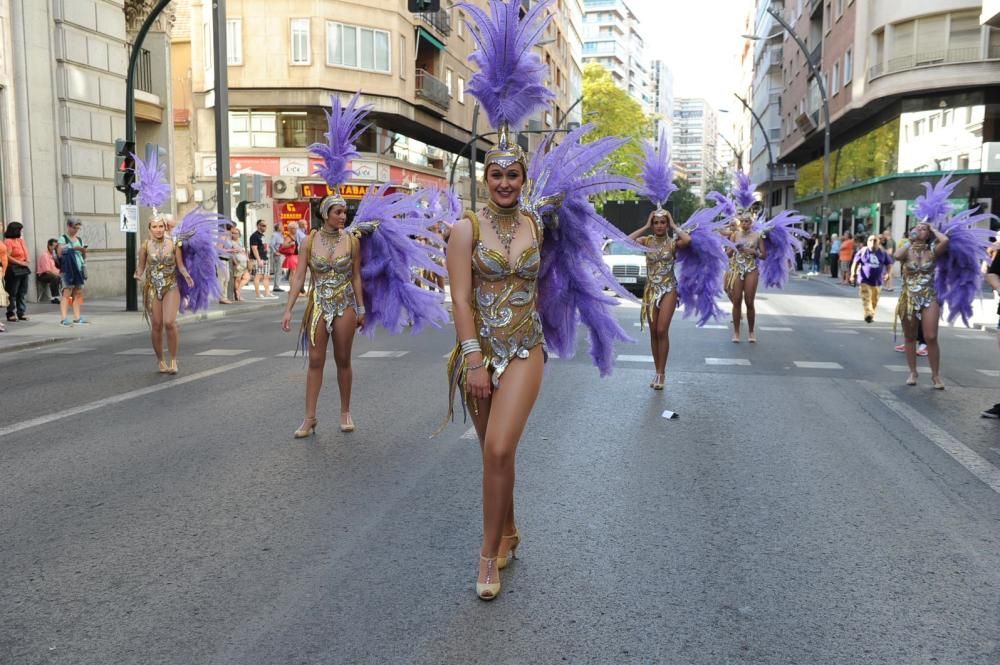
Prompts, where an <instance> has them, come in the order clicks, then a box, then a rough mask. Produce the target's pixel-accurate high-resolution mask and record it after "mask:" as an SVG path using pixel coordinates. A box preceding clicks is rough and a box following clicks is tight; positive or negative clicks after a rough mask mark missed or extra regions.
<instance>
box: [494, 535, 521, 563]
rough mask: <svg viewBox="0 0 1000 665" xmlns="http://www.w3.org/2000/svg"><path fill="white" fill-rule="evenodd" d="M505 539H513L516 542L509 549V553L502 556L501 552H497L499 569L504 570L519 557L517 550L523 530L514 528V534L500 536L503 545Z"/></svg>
mask: <svg viewBox="0 0 1000 665" xmlns="http://www.w3.org/2000/svg"><path fill="white" fill-rule="evenodd" d="M505 540H513V541H514V542H513V544H512V545H511V546H510V549H509V550H507V554H505V555H503V556H501V555H500V553H499V552H497V570H503V569H504V568H506V567H507V566H509V565H510V562H511V561H513V560H514V559H516V558H517V554H515V551H516V550H517V546H518V545H520V544H521V530H520V529H514V534H513V535H510V536H500V545H501V546H503V542H504V541H505Z"/></svg>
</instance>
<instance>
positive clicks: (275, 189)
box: [271, 176, 299, 199]
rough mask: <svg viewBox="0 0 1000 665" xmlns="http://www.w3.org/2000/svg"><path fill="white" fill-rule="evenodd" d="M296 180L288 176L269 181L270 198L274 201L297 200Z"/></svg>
mask: <svg viewBox="0 0 1000 665" xmlns="http://www.w3.org/2000/svg"><path fill="white" fill-rule="evenodd" d="M298 184H299V183H298V180H297V179H296V178H291V177H289V176H283V177H281V178H275V179H274V180H272V181H271V192H272V196H273V197H274V198H276V199H297V198H299V188H298Z"/></svg>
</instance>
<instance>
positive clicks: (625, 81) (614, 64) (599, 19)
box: [583, 0, 656, 113]
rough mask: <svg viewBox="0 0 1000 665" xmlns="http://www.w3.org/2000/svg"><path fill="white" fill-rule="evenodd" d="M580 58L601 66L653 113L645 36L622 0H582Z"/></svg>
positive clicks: (585, 62)
mask: <svg viewBox="0 0 1000 665" xmlns="http://www.w3.org/2000/svg"><path fill="white" fill-rule="evenodd" d="M583 10H584V31H583V39H584V43H583V62H584V64H587V63H591V62H596V63H598V64H599V65H601V66H603V67H604V68H605V69H607V70H608V71H609V72H611V77H612V78H613V79H614V81H615V84H616V85H617V86H618V87H619V88H621V89H622V90H624V91H626V92H627V93H628V94H629V96H630V97H632V99H634V100H635V101H637V102H639V104H640V105H642V110H643V111H644V112H645V113H654V112H655V110H656V102H655V100H654V97H653V92H652V91H653V87H652V86H651V85H650V71H649V64H648V61H647V60H646V57H645V48H646V45H645V40H644V39H643V37H642V30H641V29H640V27H639V20H638V19H637V18H636V15H635V13H634V12H633V11H632V9H631V8H630V7H629V4H628V3H627V2H625V0H583Z"/></svg>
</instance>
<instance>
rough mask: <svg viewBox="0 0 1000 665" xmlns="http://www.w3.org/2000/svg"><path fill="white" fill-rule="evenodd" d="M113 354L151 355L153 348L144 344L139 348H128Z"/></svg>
mask: <svg viewBox="0 0 1000 665" xmlns="http://www.w3.org/2000/svg"><path fill="white" fill-rule="evenodd" d="M115 355H116V356H151V355H153V349H152V348H151V347H147V346H144V347H142V348H141V349H128V350H126V351H119V352H118V353H116V354H115Z"/></svg>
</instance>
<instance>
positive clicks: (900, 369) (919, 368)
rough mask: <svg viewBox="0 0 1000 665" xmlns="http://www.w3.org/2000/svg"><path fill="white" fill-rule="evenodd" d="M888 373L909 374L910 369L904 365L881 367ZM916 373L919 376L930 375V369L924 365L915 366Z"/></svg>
mask: <svg viewBox="0 0 1000 665" xmlns="http://www.w3.org/2000/svg"><path fill="white" fill-rule="evenodd" d="M883 367H885V368H886V369H887V370H889V371H890V372H909V371H910V368H909V367H907V366H906V365H883ZM917 372H918V373H919V374H930V373H931V368H930V367H926V366H924V365H917Z"/></svg>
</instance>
